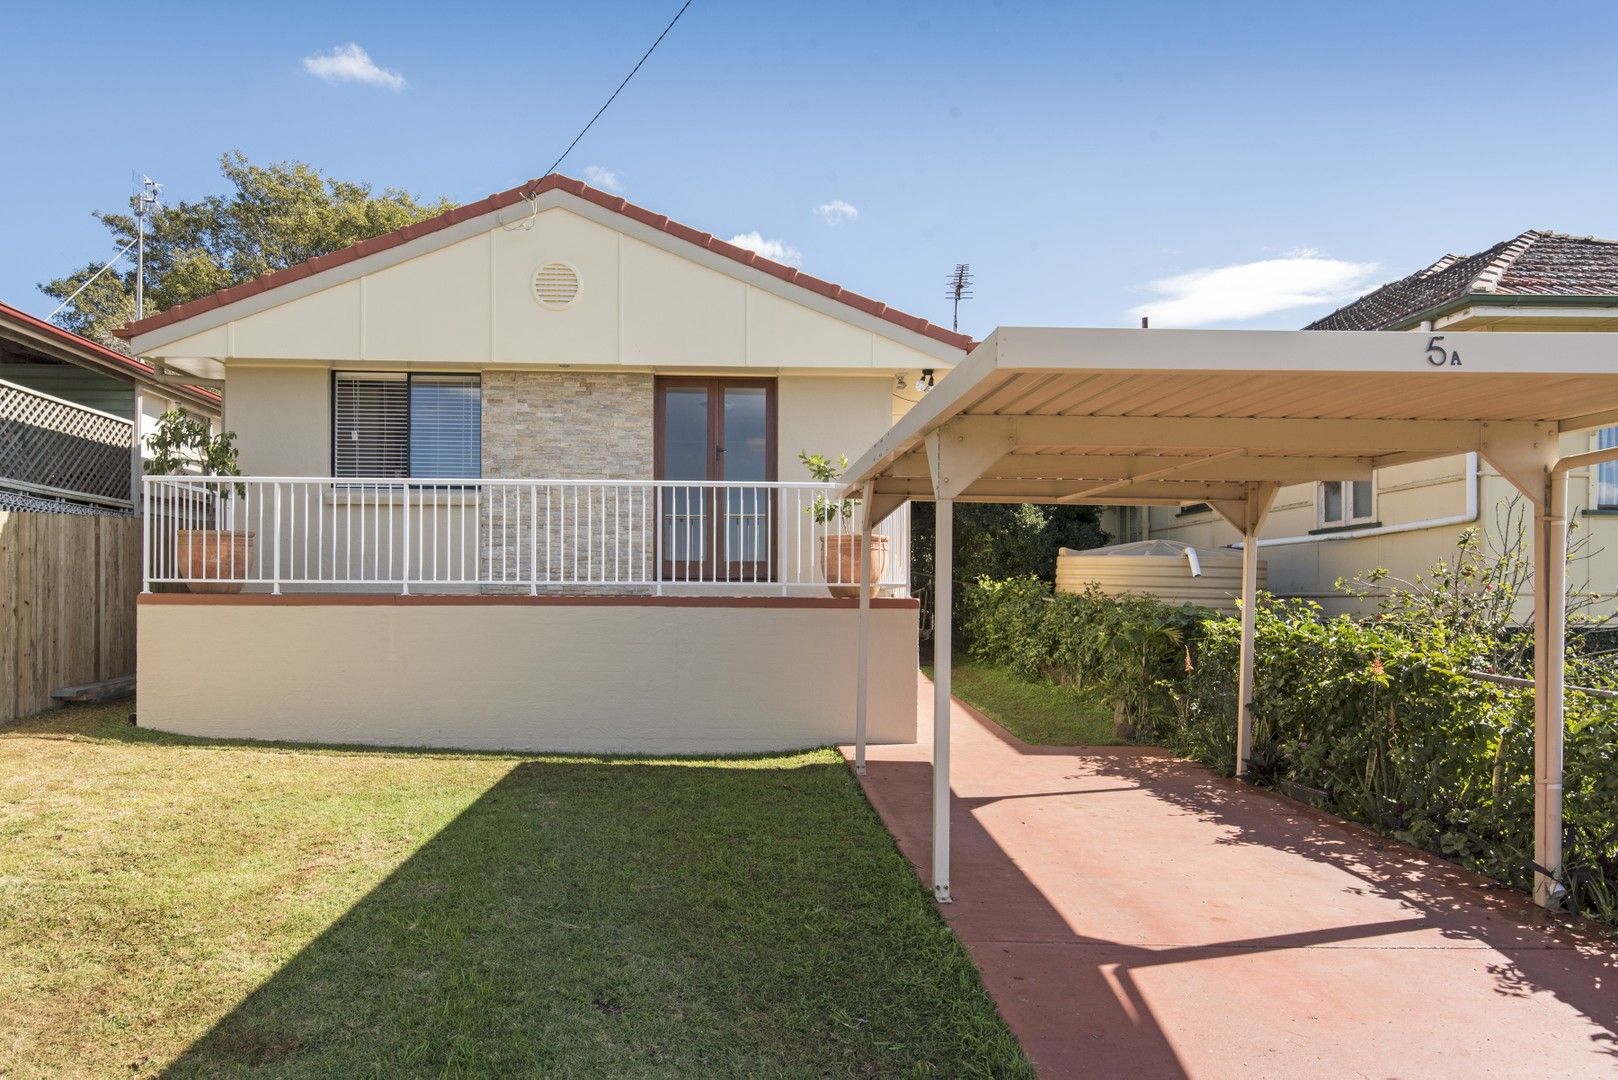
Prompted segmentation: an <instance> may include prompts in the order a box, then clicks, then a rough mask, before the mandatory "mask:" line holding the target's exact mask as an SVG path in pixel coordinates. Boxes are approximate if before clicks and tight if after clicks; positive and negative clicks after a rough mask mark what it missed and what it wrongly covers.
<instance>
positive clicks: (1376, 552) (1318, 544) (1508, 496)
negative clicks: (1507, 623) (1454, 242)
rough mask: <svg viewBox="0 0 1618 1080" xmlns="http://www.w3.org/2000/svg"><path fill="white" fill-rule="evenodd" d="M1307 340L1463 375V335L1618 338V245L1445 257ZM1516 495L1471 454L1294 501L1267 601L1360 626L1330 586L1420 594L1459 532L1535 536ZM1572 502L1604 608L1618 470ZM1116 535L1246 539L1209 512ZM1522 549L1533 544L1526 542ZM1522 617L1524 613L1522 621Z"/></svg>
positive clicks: (1269, 530)
mask: <svg viewBox="0 0 1618 1080" xmlns="http://www.w3.org/2000/svg"><path fill="white" fill-rule="evenodd" d="M1305 329H1307V330H1327V331H1342V330H1395V331H1404V332H1407V333H1412V334H1418V335H1425V336H1426V339H1427V340H1428V341H1429V342H1430V343H1431V344H1432V345H1433V346H1434V351H1433V352H1431V353H1430V354H1429V356H1430V357H1432V358H1437V357H1438V356H1439V355H1441V354H1442V355H1443V356H1444V357H1446V358H1448V359H1450V361H1451V362H1456V361H1455V360H1454V358H1455V357H1457V356H1458V357H1459V360H1458V362H1459V363H1461V364H1464V363H1465V357H1466V344H1465V341H1464V335H1465V334H1469V333H1506V332H1513V331H1541V332H1543V331H1578V332H1600V331H1612V330H1618V241H1613V240H1599V239H1594V238H1591V237H1580V236H1568V235H1565V234H1561V233H1554V232H1545V231H1539V230H1532V231H1529V232H1525V233H1522V234H1521V235H1519V236H1515V237H1513V238H1511V239H1510V240H1506V241H1503V242H1501V243H1499V244H1496V245H1494V246H1493V247H1490V248H1488V249H1487V250H1484V251H1481V252H1478V253H1477V254H1474V255H1446V256H1444V257H1443V258H1442V259H1439V260H1438V261H1437V262H1435V263H1433V264H1432V265H1431V266H1428V267H1426V268H1424V269H1422V270H1418V271H1417V272H1415V273H1413V274H1411V275H1409V276H1408V277H1405V278H1401V279H1400V280H1398V281H1395V282H1393V283H1391V284H1388V285H1384V286H1382V287H1381V288H1379V289H1377V290H1376V291H1374V292H1372V293H1369V294H1368V295H1366V296H1363V297H1361V298H1360V299H1358V300H1356V301H1354V302H1353V303H1351V304H1348V305H1347V306H1345V307H1343V308H1341V309H1339V310H1337V311H1334V312H1332V313H1331V314H1330V315H1327V316H1325V317H1324V318H1322V319H1319V320H1316V321H1315V322H1313V323H1311V324H1310V325H1309V326H1307V327H1305ZM1615 443H1618V428H1605V429H1602V430H1600V431H1596V432H1588V433H1579V434H1573V435H1564V436H1563V437H1562V451H1563V453H1564V454H1572V453H1577V452H1581V451H1585V450H1591V449H1596V448H1600V447H1606V446H1611V445H1614V444H1615ZM1515 496H1516V490H1515V489H1514V488H1513V487H1512V485H1511V484H1510V483H1509V482H1507V481H1506V480H1505V479H1504V478H1503V477H1501V476H1500V475H1499V473H1498V472H1497V471H1495V470H1494V469H1492V468H1489V467H1488V466H1487V464H1486V463H1484V462H1481V461H1480V460H1479V458H1478V455H1476V454H1467V455H1462V456H1457V457H1451V458H1444V459H1440V460H1437V461H1428V462H1420V463H1413V464H1406V465H1396V466H1393V467H1390V468H1381V469H1376V470H1375V471H1374V472H1373V473H1372V474H1371V476H1370V477H1369V478H1368V479H1363V480H1334V481H1328V482H1322V483H1312V484H1298V485H1293V486H1291V487H1286V488H1283V489H1282V490H1281V492H1280V493H1279V495H1278V496H1277V497H1276V500H1275V505H1274V507H1273V509H1272V510H1271V511H1270V514H1269V517H1268V520H1267V522H1266V524H1265V527H1264V529H1263V530H1262V533H1261V539H1260V541H1259V546H1260V549H1261V551H1262V554H1263V556H1264V558H1265V559H1266V560H1267V562H1268V564H1269V573H1270V587H1271V589H1272V590H1273V591H1274V592H1276V593H1277V594H1280V595H1283V596H1296V597H1307V598H1310V599H1313V600H1317V601H1320V602H1321V603H1322V605H1323V606H1324V607H1325V608H1326V609H1327V610H1328V611H1329V612H1334V613H1335V612H1343V611H1346V612H1365V611H1366V610H1367V608H1368V607H1369V606H1370V602H1368V601H1365V600H1356V599H1354V598H1350V597H1347V596H1345V595H1343V594H1342V593H1341V592H1340V591H1338V590H1337V589H1336V588H1335V587H1334V586H1335V583H1336V582H1337V580H1338V579H1340V578H1346V577H1352V576H1353V575H1356V574H1359V573H1362V572H1364V571H1366V570H1369V569H1372V568H1375V567H1385V568H1387V569H1388V570H1389V572H1390V574H1391V575H1392V576H1393V577H1395V578H1402V579H1404V580H1407V581H1408V580H1411V579H1413V578H1415V577H1416V576H1417V575H1422V574H1425V573H1426V572H1427V571H1428V570H1429V569H1430V568H1431V567H1432V566H1433V565H1434V564H1435V563H1437V562H1439V561H1440V560H1442V559H1445V558H1447V557H1450V556H1453V554H1454V552H1455V544H1456V541H1457V539H1458V538H1459V536H1460V533H1461V531H1462V530H1464V529H1468V528H1474V527H1477V528H1481V529H1483V530H1485V531H1486V532H1487V533H1488V535H1489V536H1490V537H1491V539H1492V542H1493V543H1495V544H1499V543H1501V542H1502V538H1503V534H1504V537H1505V539H1507V540H1508V541H1509V539H1511V538H1514V537H1516V536H1517V533H1518V530H1519V529H1522V528H1525V527H1527V526H1531V524H1532V522H1531V514H1530V513H1529V512H1528V511H1527V510H1526V509H1525V504H1524V503H1523V502H1522V501H1521V500H1519V499H1517V498H1515ZM1569 498H1570V500H1571V504H1572V513H1573V514H1574V515H1576V516H1575V517H1574V521H1575V522H1576V525H1577V529H1576V531H1575V533H1574V542H1575V543H1576V544H1577V543H1579V541H1580V539H1581V538H1582V539H1583V540H1584V545H1583V547H1582V549H1581V550H1580V551H1579V552H1578V557H1577V558H1576V559H1575V562H1574V564H1573V565H1572V566H1571V567H1570V570H1569V572H1570V574H1571V577H1572V582H1573V585H1574V587H1575V588H1576V589H1580V590H1581V591H1585V592H1595V593H1599V594H1601V595H1602V596H1603V597H1606V598H1607V599H1605V600H1604V601H1602V602H1600V603H1599V604H1598V605H1597V610H1600V611H1611V610H1613V601H1612V599H1611V597H1612V595H1613V592H1614V587H1615V586H1618V463H1608V464H1603V465H1597V466H1594V467H1591V468H1586V469H1582V470H1578V471H1576V472H1575V473H1574V474H1573V475H1572V477H1571V478H1570V482H1569ZM1107 525H1108V526H1109V527H1110V529H1111V531H1112V532H1114V534H1115V535H1118V536H1120V538H1122V539H1125V540H1144V539H1165V540H1176V541H1182V542H1185V543H1188V544H1193V545H1196V546H1198V547H1205V546H1215V545H1228V544H1233V543H1236V542H1237V541H1238V540H1239V539H1240V537H1239V535H1238V534H1237V533H1236V531H1235V529H1233V528H1232V527H1231V526H1229V525H1227V524H1226V523H1225V522H1224V521H1222V520H1221V519H1220V518H1219V517H1218V516H1217V515H1216V514H1215V513H1214V512H1213V511H1212V510H1210V509H1209V508H1208V507H1207V506H1205V505H1201V504H1196V505H1190V506H1185V507H1181V508H1179V509H1174V508H1146V507H1139V508H1124V509H1120V510H1118V511H1115V512H1113V513H1111V514H1109V521H1108V522H1107ZM1521 539H1522V540H1523V541H1524V542H1525V543H1526V539H1527V533H1526V532H1523V533H1522V536H1521ZM1522 614H1523V615H1524V616H1526V615H1527V614H1528V613H1527V611H1526V610H1524V612H1523V613H1522Z"/></svg>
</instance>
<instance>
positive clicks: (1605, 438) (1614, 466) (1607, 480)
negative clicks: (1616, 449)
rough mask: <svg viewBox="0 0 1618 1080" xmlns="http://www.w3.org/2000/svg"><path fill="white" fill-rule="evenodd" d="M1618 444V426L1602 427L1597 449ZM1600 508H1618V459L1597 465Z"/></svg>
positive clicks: (1597, 502) (1598, 506)
mask: <svg viewBox="0 0 1618 1080" xmlns="http://www.w3.org/2000/svg"><path fill="white" fill-rule="evenodd" d="M1612 446H1618V427H1610V428H1602V429H1601V430H1600V431H1599V432H1598V433H1597V434H1596V449H1598V450H1605V449H1607V448H1608V447H1612ZM1595 505H1596V509H1598V510H1618V461H1608V462H1604V463H1603V464H1600V465H1597V466H1596V497H1595Z"/></svg>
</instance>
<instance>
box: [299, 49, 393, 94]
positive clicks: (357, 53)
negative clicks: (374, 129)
mask: <svg viewBox="0 0 1618 1080" xmlns="http://www.w3.org/2000/svg"><path fill="white" fill-rule="evenodd" d="M303 70H305V71H307V72H308V73H309V74H311V75H313V76H314V77H315V78H317V79H320V80H322V81H323V82H328V83H333V84H336V83H360V84H362V85H364V86H380V87H382V88H383V89H384V90H403V89H404V88H405V77H404V76H403V75H401V74H399V73H398V72H397V71H388V70H387V69H386V68H379V67H377V66H376V61H374V60H372V59H371V54H370V53H368V52H366V51H365V50H364V49H362V48H360V47H359V46H358V45H355V44H353V43H350V44H347V45H339V46H338V47H337V48H335V49H333V50H332V51H331V52H329V53H322V54H318V55H315V56H306V57H304V58H303Z"/></svg>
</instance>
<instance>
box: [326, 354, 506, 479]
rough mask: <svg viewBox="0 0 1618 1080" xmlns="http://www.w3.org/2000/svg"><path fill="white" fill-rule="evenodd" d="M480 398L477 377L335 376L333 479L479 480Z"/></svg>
mask: <svg viewBox="0 0 1618 1080" xmlns="http://www.w3.org/2000/svg"><path fill="white" fill-rule="evenodd" d="M482 397H483V391H482V385H481V382H480V380H479V378H478V377H477V376H476V375H406V374H403V373H401V372H391V371H389V372H339V373H338V374H337V375H336V376H335V377H334V378H333V380H332V410H331V412H332V475H333V476H377V477H388V478H392V477H404V476H417V477H468V476H480V475H482V471H483V416H482V412H483V410H482Z"/></svg>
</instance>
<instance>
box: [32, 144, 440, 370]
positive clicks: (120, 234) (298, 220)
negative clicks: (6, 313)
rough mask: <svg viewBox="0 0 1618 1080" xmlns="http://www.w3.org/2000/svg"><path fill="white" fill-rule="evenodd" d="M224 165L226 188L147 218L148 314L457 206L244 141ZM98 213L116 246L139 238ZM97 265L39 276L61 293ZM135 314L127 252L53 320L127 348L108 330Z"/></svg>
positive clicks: (117, 219)
mask: <svg viewBox="0 0 1618 1080" xmlns="http://www.w3.org/2000/svg"><path fill="white" fill-rule="evenodd" d="M219 171H220V173H221V174H222V175H223V176H224V178H225V180H226V182H227V183H228V184H229V185H230V189H231V190H230V191H228V192H227V193H225V194H222V195H208V196H206V197H204V198H202V199H198V200H196V201H195V202H184V201H182V202H178V203H175V204H174V205H172V206H162V207H159V208H158V209H157V211H156V212H155V213H153V214H152V216H151V218H150V219H149V221H148V223H147V230H146V314H147V315H154V314H156V313H157V312H159V311H162V310H164V309H165V308H170V307H173V306H174V305H175V304H183V303H185V302H186V301H187V300H195V299H197V298H198V297H200V296H207V295H208V294H209V293H214V292H218V291H219V290H220V289H223V288H227V287H229V286H231V285H238V284H240V283H241V282H244V281H250V280H252V279H253V278H256V277H260V276H262V275H264V274H268V273H270V272H271V271H274V270H281V269H284V268H286V267H288V266H294V265H296V264H298V263H301V262H304V261H305V260H308V259H312V258H314V257H315V256H317V255H326V254H330V253H331V252H333V251H337V250H339V249H341V248H345V247H348V246H349V245H350V244H355V243H358V242H359V241H361V240H365V239H368V238H370V237H372V236H379V235H381V234H382V233H387V232H392V231H393V230H395V229H400V228H403V227H404V226H406V225H409V224H411V223H413V222H417V221H421V220H422V219H424V218H429V217H433V216H435V215H437V214H441V213H443V212H444V211H446V210H450V209H452V208H453V207H454V204H453V203H451V202H449V201H448V200H447V199H442V198H440V199H438V200H437V201H435V202H430V203H424V202H422V201H420V200H418V199H417V198H416V196H414V195H412V194H411V193H410V192H408V191H404V190H401V189H399V188H385V189H383V190H382V191H381V192H380V193H376V192H375V191H374V189H373V188H372V186H371V185H370V184H363V183H355V182H351V181H347V180H337V179H334V178H332V177H329V176H326V175H325V174H323V173H322V172H321V171H320V170H319V169H317V168H315V167H314V166H312V165H308V164H305V163H304V162H301V161H287V162H278V163H275V164H272V165H267V166H260V165H254V164H252V163H251V162H249V161H248V160H247V157H246V156H245V155H244V154H242V152H241V151H239V150H238V151H235V152H232V153H229V154H225V155H223V156H221V157H220V159H219ZM131 206H133V200H132V201H131ZM95 218H96V220H97V221H100V222H101V223H102V224H103V225H105V226H106V227H107V230H108V231H109V232H110V233H112V237H113V250H115V251H116V250H117V249H118V248H120V247H122V246H123V245H124V244H126V243H128V242H129V241H130V240H133V239H134V237H135V219H134V217H133V216H132V215H131V214H123V213H107V212H101V211H97V212H96V214H95ZM100 266H101V264H100V263H92V264H90V265H87V266H84V267H82V268H80V269H79V270H76V271H74V272H73V273H71V274H68V275H67V276H65V277H60V278H57V279H56V280H55V281H50V282H46V283H45V284H42V285H40V286H39V288H40V291H42V292H44V293H45V294H47V295H49V296H53V297H55V298H57V299H58V300H61V299H64V298H66V297H67V296H68V295H69V294H71V293H72V292H73V290H74V289H76V288H78V287H79V285H80V284H82V283H83V282H84V281H85V279H86V278H88V277H90V276H91V275H92V274H94V273H95V272H96V271H97V270H98V269H100ZM134 317H135V269H134V255H133V252H131V254H130V255H129V256H128V257H127V258H126V260H125V261H124V262H123V263H121V264H120V266H119V267H115V268H114V269H112V270H109V271H107V272H106V273H105V274H102V275H101V277H99V278H97V279H96V280H95V282H94V283H92V284H91V285H90V287H89V288H87V289H86V290H85V291H84V292H82V293H80V294H79V295H78V296H77V297H75V298H74V300H73V302H72V303H70V304H69V305H68V306H67V307H65V308H63V309H62V311H61V312H60V313H59V314H58V315H57V316H56V322H57V324H58V325H60V326H62V327H65V328H66V329H68V330H72V331H74V332H75V333H79V334H83V335H84V336H85V337H88V338H91V339H92V340H95V341H98V342H101V343H102V344H104V345H110V346H112V347H113V348H118V349H122V348H124V345H123V343H122V342H120V341H119V340H118V339H117V338H114V337H113V336H112V331H113V330H115V329H117V328H118V327H120V326H122V325H123V324H124V323H126V322H128V321H129V320H131V319H133V318H134Z"/></svg>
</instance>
